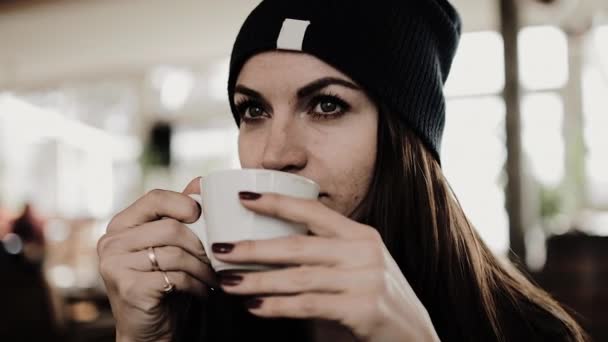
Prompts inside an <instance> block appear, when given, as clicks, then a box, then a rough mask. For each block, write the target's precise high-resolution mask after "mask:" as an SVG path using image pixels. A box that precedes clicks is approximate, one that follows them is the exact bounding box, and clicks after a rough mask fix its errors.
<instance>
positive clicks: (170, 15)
mask: <svg viewBox="0 0 608 342" xmlns="http://www.w3.org/2000/svg"><path fill="white" fill-rule="evenodd" d="M258 2H259V1H258V0H222V1H217V0H179V1H169V0H129V1H124V0H87V1H85V0H79V1H76V0H10V1H7V0H4V1H2V0H0V46H1V47H2V50H3V51H2V53H1V54H0V90H1V89H2V88H41V87H45V86H48V85H52V84H53V83H54V82H57V80H62V79H79V78H85V79H88V78H94V77H103V76H104V75H108V74H121V75H129V74H133V75H139V74H140V73H141V72H142V71H143V70H147V69H148V68H149V67H150V66H153V65H157V64H159V63H171V64H182V65H184V64H185V65H194V66H197V65H199V66H204V65H209V64H210V63H217V62H218V61H219V60H221V59H223V58H225V57H226V56H228V54H229V52H230V47H231V44H232V42H233V39H234V37H235V36H236V33H237V30H238V28H239V27H240V24H241V23H242V21H243V20H244V18H245V17H246V16H247V14H248V13H249V11H250V10H251V9H252V8H253V7H254V6H255V5H256V4H257V3H258ZM453 2H454V4H455V6H456V7H457V8H458V9H459V11H460V13H461V15H462V17H463V22H464V30H465V31H479V30H496V29H498V23H499V17H498V0H483V1H480V0H453ZM520 2H521V7H522V19H523V22H524V23H525V24H544V23H553V24H557V25H560V26H562V27H565V28H566V29H567V30H569V31H582V30H584V29H585V28H586V27H588V26H589V24H590V23H592V22H602V21H605V18H606V14H607V13H608V1H606V0H554V3H553V4H552V5H545V4H542V3H540V2H539V1H538V0H520ZM606 22H608V21H606Z"/></svg>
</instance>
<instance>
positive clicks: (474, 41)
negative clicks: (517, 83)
mask: <svg viewBox="0 0 608 342" xmlns="http://www.w3.org/2000/svg"><path fill="white" fill-rule="evenodd" d="M504 86H505V76H504V48H503V40H502V36H501V35H500V34H499V33H498V32H492V31H488V32H474V33H465V34H464V35H463V36H462V39H461V41H460V46H459V47H458V51H457V53H456V56H455V58H454V63H453V64H452V69H451V72H450V77H449V78H448V82H447V83H446V85H445V93H446V95H447V96H463V95H479V94H497V93H500V92H501V91H502V90H503V88H504Z"/></svg>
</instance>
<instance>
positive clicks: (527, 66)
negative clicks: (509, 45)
mask: <svg viewBox="0 0 608 342" xmlns="http://www.w3.org/2000/svg"><path fill="white" fill-rule="evenodd" d="M518 41H519V66H520V70H519V71H520V73H519V76H520V78H521V82H522V84H523V86H524V87H526V88H527V89H530V90H542V89H555V88H561V87H563V86H564V85H565V84H566V82H567V81H568V40H567V37H566V34H565V33H564V32H563V31H562V30H560V29H559V28H557V27H554V26H535V27H526V28H524V29H522V30H521V32H520V33H519V39H518Z"/></svg>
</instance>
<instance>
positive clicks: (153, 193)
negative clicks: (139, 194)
mask: <svg viewBox="0 0 608 342" xmlns="http://www.w3.org/2000/svg"><path fill="white" fill-rule="evenodd" d="M164 192H165V191H164V190H161V189H152V190H150V191H148V193H147V194H146V196H145V197H146V198H149V199H151V200H152V201H160V200H161V199H162V198H163V194H164Z"/></svg>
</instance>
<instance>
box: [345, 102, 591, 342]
mask: <svg viewBox="0 0 608 342" xmlns="http://www.w3.org/2000/svg"><path fill="white" fill-rule="evenodd" d="M378 135H379V140H378V151H377V153H378V154H377V162H376V170H375V175H374V177H373V181H372V184H371V186H370V191H369V193H368V196H367V197H366V198H365V199H364V201H363V202H362V203H361V205H360V207H359V208H358V210H357V216H358V217H360V221H362V222H363V223H366V224H368V225H370V226H372V227H376V229H378V230H379V232H380V234H381V236H382V237H383V240H384V242H385V244H386V246H387V248H388V250H389V252H390V253H391V255H392V257H393V258H394V259H395V261H396V262H397V264H398V265H399V266H400V268H401V271H402V272H403V274H404V275H405V277H406V279H408V281H409V283H410V285H411V286H412V288H413V289H414V291H415V293H416V295H417V296H418V298H419V299H420V301H421V302H422V303H423V304H424V306H425V307H426V309H427V311H428V312H429V314H430V316H431V319H432V321H433V324H434V327H435V329H436V330H437V333H438V334H439V337H440V339H441V340H444V341H494V340H495V341H518V340H526V341H537V340H552V341H584V340H586V337H585V334H584V332H583V331H582V330H581V328H580V327H579V325H578V324H577V323H576V321H574V319H572V318H571V317H570V315H568V313H566V311H565V310H564V309H563V308H562V307H561V306H560V305H559V304H558V303H557V302H556V301H554V300H553V299H552V298H551V297H550V296H549V295H548V294H547V293H546V292H544V291H543V290H541V289H540V288H538V287H536V286H535V285H533V284H532V283H531V282H530V281H529V280H528V279H527V278H526V277H524V276H523V275H522V273H521V272H519V271H518V270H517V269H516V268H515V267H514V266H513V265H511V264H509V262H508V261H504V262H503V261H500V260H499V259H498V258H497V257H495V256H494V255H493V254H492V252H491V251H490V250H489V249H488V247H487V246H486V245H485V244H484V242H483V241H482V240H481V239H480V237H479V235H478V234H477V232H476V231H475V229H474V228H473V226H472V225H471V223H470V221H469V220H468V219H467V217H466V215H465V213H464V211H463V209H462V207H461V206H460V204H459V202H458V200H457V198H456V196H455V194H454V193H453V191H452V189H451V188H450V186H449V183H448V181H447V180H446V178H445V176H444V174H443V171H442V169H441V166H440V164H439V163H438V162H437V160H436V159H435V158H434V156H433V155H432V154H431V153H430V152H429V151H428V150H427V149H426V148H425V147H424V144H423V143H422V142H421V141H420V139H419V138H418V136H417V135H415V134H414V133H413V132H412V131H411V130H409V129H408V128H407V127H406V125H405V124H404V123H403V122H402V121H401V120H399V119H398V118H396V117H394V116H392V115H391V114H390V112H389V111H388V110H387V109H386V108H382V109H381V115H380V118H379V127H378Z"/></svg>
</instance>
